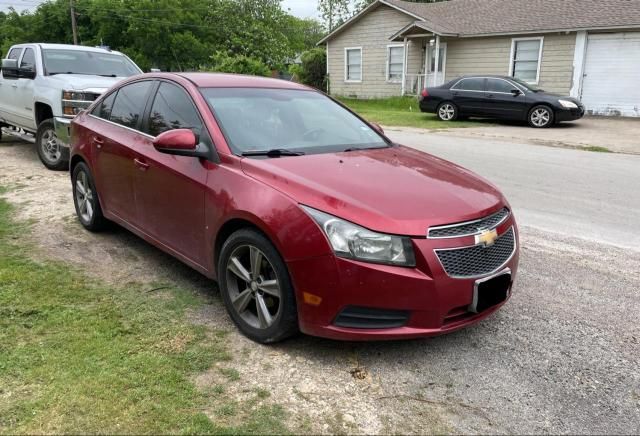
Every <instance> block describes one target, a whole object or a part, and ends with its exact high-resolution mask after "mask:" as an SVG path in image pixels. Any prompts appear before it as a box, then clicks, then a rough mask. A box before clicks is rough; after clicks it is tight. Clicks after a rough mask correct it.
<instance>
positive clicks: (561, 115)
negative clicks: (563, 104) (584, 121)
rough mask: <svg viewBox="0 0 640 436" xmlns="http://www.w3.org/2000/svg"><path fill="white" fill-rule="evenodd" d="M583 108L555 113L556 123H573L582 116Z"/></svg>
mask: <svg viewBox="0 0 640 436" xmlns="http://www.w3.org/2000/svg"><path fill="white" fill-rule="evenodd" d="M584 112H585V111H584V106H579V107H578V108H576V109H560V110H558V111H556V121H575V120H579V119H580V118H582V117H583V116H584Z"/></svg>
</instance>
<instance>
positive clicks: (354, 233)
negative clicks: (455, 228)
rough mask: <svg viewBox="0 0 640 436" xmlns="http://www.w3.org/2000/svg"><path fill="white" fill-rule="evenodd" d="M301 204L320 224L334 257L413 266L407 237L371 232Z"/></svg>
mask: <svg viewBox="0 0 640 436" xmlns="http://www.w3.org/2000/svg"><path fill="white" fill-rule="evenodd" d="M301 207H302V208H303V209H304V210H305V212H307V213H308V214H309V215H310V216H311V217H312V218H313V219H314V220H315V221H316V222H317V223H318V224H319V225H320V228H322V230H323V231H324V233H325V235H327V238H328V239H329V242H330V243H331V247H332V248H333V251H334V252H335V254H336V255H337V256H340V257H347V258H351V259H358V260H362V261H365V262H374V263H385V264H389V265H399V266H415V265H416V258H415V255H414V253H413V245H412V244H411V240H410V239H409V238H407V237H403V236H395V235H387V234H384V233H376V232H372V231H371V230H367V229H365V228H364V227H360V226H358V225H356V224H353V223H350V222H349V221H345V220H343V219H340V218H337V217H334V216H332V215H329V214H326V213H324V212H320V211H319V210H316V209H312V208H310V207H307V206H301Z"/></svg>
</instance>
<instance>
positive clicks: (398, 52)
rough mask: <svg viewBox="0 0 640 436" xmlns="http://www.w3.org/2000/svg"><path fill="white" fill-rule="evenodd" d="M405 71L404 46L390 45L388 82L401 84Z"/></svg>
mask: <svg viewBox="0 0 640 436" xmlns="http://www.w3.org/2000/svg"><path fill="white" fill-rule="evenodd" d="M403 71H404V46H403V45H390V46H389V47H388V52H387V80H388V81H389V82H400V81H401V80H402V72H403Z"/></svg>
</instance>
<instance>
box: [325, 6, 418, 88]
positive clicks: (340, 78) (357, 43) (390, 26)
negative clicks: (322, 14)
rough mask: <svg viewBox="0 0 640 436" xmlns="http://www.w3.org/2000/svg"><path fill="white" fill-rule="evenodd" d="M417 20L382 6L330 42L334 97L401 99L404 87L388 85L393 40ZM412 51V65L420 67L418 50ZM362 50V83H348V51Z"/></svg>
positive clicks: (330, 69)
mask: <svg viewBox="0 0 640 436" xmlns="http://www.w3.org/2000/svg"><path fill="white" fill-rule="evenodd" d="M413 21H415V19H414V18H411V17H410V16H408V15H406V14H403V13H401V12H398V11H396V10H395V9H392V8H390V7H388V6H384V5H382V6H379V7H377V8H376V9H374V10H372V11H370V12H369V13H368V14H366V15H365V16H363V17H362V18H361V19H360V20H358V21H356V22H355V23H354V24H352V25H350V26H349V27H348V28H346V29H345V30H344V31H342V32H341V33H339V34H337V35H336V36H335V37H334V38H332V39H331V40H330V41H329V53H328V58H329V79H330V81H331V94H333V95H337V96H353V97H359V98H373V97H389V96H393V95H400V93H401V89H402V84H401V83H389V82H387V46H388V45H389V44H391V42H390V41H389V38H390V37H391V35H393V34H394V33H396V32H397V31H398V30H400V29H401V28H402V27H404V26H405V25H407V24H408V23H410V22H413ZM418 45H419V44H412V45H411V46H410V48H409V61H408V64H409V65H415V64H417V63H419V61H418V60H416V59H417V56H419V53H417V50H416V48H417V46H418ZM346 47H362V61H363V65H362V82H360V83H347V82H345V80H344V49H345V48H346Z"/></svg>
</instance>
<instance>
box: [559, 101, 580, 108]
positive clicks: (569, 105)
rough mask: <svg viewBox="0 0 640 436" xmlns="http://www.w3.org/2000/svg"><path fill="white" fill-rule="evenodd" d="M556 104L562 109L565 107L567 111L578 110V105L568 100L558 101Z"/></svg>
mask: <svg viewBox="0 0 640 436" xmlns="http://www.w3.org/2000/svg"><path fill="white" fill-rule="evenodd" d="M558 103H560V104H561V105H562V107H566V108H567V109H578V105H577V104H575V103H574V102H572V101H569V100H558Z"/></svg>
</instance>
